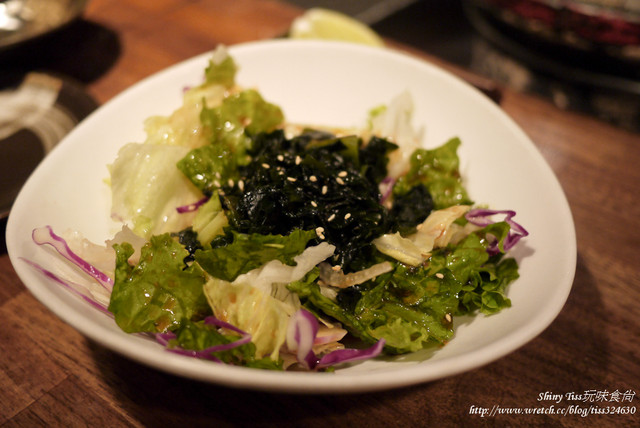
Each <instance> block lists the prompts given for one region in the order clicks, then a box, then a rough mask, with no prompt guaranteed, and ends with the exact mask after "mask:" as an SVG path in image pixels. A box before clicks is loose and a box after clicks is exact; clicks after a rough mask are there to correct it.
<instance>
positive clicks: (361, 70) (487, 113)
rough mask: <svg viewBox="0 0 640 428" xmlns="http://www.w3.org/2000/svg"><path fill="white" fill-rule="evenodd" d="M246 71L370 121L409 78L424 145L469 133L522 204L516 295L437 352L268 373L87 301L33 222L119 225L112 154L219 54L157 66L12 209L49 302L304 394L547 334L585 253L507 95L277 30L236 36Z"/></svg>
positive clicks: (448, 371)
mask: <svg viewBox="0 0 640 428" xmlns="http://www.w3.org/2000/svg"><path fill="white" fill-rule="evenodd" d="M231 54H232V55H233V57H234V59H235V60H236V61H237V63H238V64H239V66H240V71H239V74H238V76H237V81H238V82H239V83H240V84H241V85H243V86H245V87H257V88H258V89H259V90H260V91H261V93H262V94H263V96H264V97H265V98H266V99H267V100H269V101H271V102H274V103H276V104H278V105H280V106H281V107H282V108H283V110H284V112H285V115H286V116H287V118H288V119H289V120H290V121H293V122H301V123H312V124H323V125H334V126H345V127H348V126H358V125H361V124H363V123H364V121H365V119H366V114H367V112H368V111H369V109H370V108H372V107H375V106H378V105H380V104H383V103H386V102H388V101H389V100H391V99H392V98H393V97H394V96H396V95H398V94H399V93H401V92H402V91H405V90H408V91H410V92H411V94H412V95H413V99H414V101H415V107H416V109H415V125H416V126H418V127H419V126H424V127H425V129H426V135H425V141H424V145H425V146H426V147H435V146H439V145H441V144H442V143H444V142H445V141H446V140H448V139H449V138H451V137H454V136H459V137H460V138H461V139H462V146H461V148H460V150H459V155H460V157H461V162H462V168H461V169H462V173H463V175H464V179H465V182H466V186H467V189H468V190H469V192H470V194H471V196H472V198H473V199H474V200H475V201H477V202H482V203H487V204H489V205H490V206H491V207H492V208H496V209H514V210H516V211H517V213H518V214H517V217H516V219H517V220H518V221H519V222H520V223H521V224H522V225H523V226H525V227H526V228H527V229H528V231H529V232H530V236H529V237H527V238H526V239H525V240H523V241H521V243H520V244H519V245H518V246H517V247H516V249H515V251H514V252H513V255H514V256H515V257H516V258H517V259H518V261H519V263H520V279H518V280H517V281H516V282H515V283H513V284H512V285H511V286H510V288H509V291H508V295H509V297H510V298H511V301H512V307H511V308H510V309H507V310H504V311H502V312H501V313H499V314H497V315H494V316H490V317H484V316H478V317H475V318H472V319H462V320H458V321H457V324H458V327H457V333H456V335H455V337H454V339H453V340H452V341H451V342H450V343H449V344H448V345H447V346H445V347H444V348H442V349H439V350H437V351H435V352H433V351H431V352H421V353H416V354H412V355H407V356H400V357H395V358H383V359H376V360H370V361H366V362H362V363H358V364H353V365H350V366H348V367H344V368H340V369H338V370H337V371H336V372H335V373H300V372H291V373H289V372H285V373H281V372H268V371H261V370H255V369H247V368H241V367H228V366H222V365H218V364H215V363H211V362H205V361H197V360H194V359H190V358H186V357H182V356H179V355H173V354H169V353H167V352H165V351H164V350H163V349H162V348H161V347H160V346H159V345H157V344H156V343H154V342H153V341H150V340H146V339H144V338H140V337H136V336H132V335H127V334H125V333H123V332H121V331H120V330H119V329H118V327H117V326H116V325H115V323H114V322H113V321H112V320H111V319H110V318H108V317H107V316H105V315H104V314H102V313H100V312H98V311H97V310H95V309H94V308H92V307H90V306H89V305H87V304H86V303H84V302H83V301H81V300H80V299H78V298H76V297H75V296H73V295H71V294H70V293H68V292H67V291H66V290H63V289H62V288H60V287H59V286H56V285H54V284H52V283H50V282H49V281H48V280H47V279H46V278H44V277H43V276H42V275H41V274H39V273H38V272H36V271H34V270H33V269H32V268H31V267H29V266H28V265H27V264H26V263H25V262H24V261H23V260H21V258H27V259H30V260H32V261H35V262H37V263H40V264H42V265H43V266H45V267H52V266H54V264H55V263H56V262H55V261H54V257H52V256H51V252H49V251H47V250H46V249H45V248H41V247H38V246H36V245H35V244H34V243H33V242H32V241H31V231H32V229H33V228H35V227H40V226H43V225H51V226H52V227H53V228H54V230H58V231H62V230H64V229H67V228H72V229H75V230H78V231H80V232H82V233H83V234H84V235H85V236H86V237H87V238H89V239H91V240H92V241H94V242H104V240H105V239H106V238H108V237H110V236H111V235H112V233H113V232H114V231H115V230H116V227H115V226H116V225H114V224H113V223H112V222H111V220H110V219H109V214H108V213H109V205H110V196H109V189H108V188H107V187H106V185H105V184H104V181H103V180H104V178H105V177H106V176H107V169H106V165H107V164H109V163H111V162H112V161H113V159H114V158H115V156H116V153H117V151H118V148H119V147H120V146H122V145H123V144H125V143H127V142H131V141H143V140H144V137H145V135H144V132H143V127H142V124H143V120H144V119H145V118H146V117H148V116H150V115H155V114H162V115H167V114H169V113H171V112H172V111H173V110H174V109H175V108H177V107H178V106H179V105H180V103H181V100H182V89H183V87H184V86H185V85H193V84H198V83H199V82H200V81H201V79H202V75H203V69H204V67H205V66H206V64H207V61H208V59H209V57H210V55H209V54H205V55H201V56H198V57H196V58H193V59H191V60H188V61H186V62H184V63H181V64H178V65H176V66H174V67H171V68H169V69H167V70H165V71H163V72H161V73H158V74H157V75H154V76H152V77H150V78H148V79H146V80H144V81H142V82H140V83H139V84H137V85H135V86H134V87H132V88H131V89H129V90H127V91H125V92H124V93H122V94H121V95H119V96H118V97H116V98H114V99H113V100H112V101H110V102H109V103H108V104H106V105H105V106H104V107H102V108H100V109H99V110H98V111H96V112H95V113H94V114H93V115H92V116H90V117H89V118H88V119H86V120H85V121H84V122H82V123H81V124H80V125H79V126H78V127H77V128H76V129H75V130H74V131H73V132H72V133H71V134H69V136H68V137H67V138H66V139H65V140H64V141H63V142H62V143H60V144H59V145H58V146H57V147H56V148H55V149H54V150H53V152H52V153H51V154H50V155H49V156H48V157H47V158H46V159H45V161H44V162H43V163H42V164H41V165H40V166H39V167H38V169H37V170H36V171H35V172H34V174H33V175H32V176H31V178H30V179H29V180H28V182H27V183H26V185H25V186H24V188H23V189H22V192H21V193H20V195H19V197H18V199H17V200H16V202H15V204H14V207H13V209H12V212H11V214H10V217H9V221H8V226H7V233H6V237H7V246H8V250H9V254H10V257H11V260H12V262H13V264H14V267H15V269H16V271H17V273H18V275H19V276H20V278H21V279H22V281H24V283H25V285H26V286H27V287H28V288H29V290H30V291H31V292H32V293H33V294H34V295H35V296H36V298H38V299H39V300H40V301H41V302H42V303H43V304H44V305H46V306H47V307H48V308H49V309H50V310H51V311H53V312H54V313H55V314H56V315H57V316H59V317H60V318H61V319H63V320H64V321H66V322H67V323H69V324H70V325H72V326H73V327H75V328H77V329H78V330H79V331H80V332H81V333H83V334H84V335H86V336H88V337H90V338H91V339H93V340H95V341H96V342H99V343H101V344H102V345H104V346H106V347H108V348H110V349H112V350H114V351H116V352H118V353H121V354H123V355H125V356H127V357H129V358H131V359H134V360H137V361H139V362H142V363H144V364H148V365H149V366H152V367H155V368H158V369H161V370H165V371H167V372H171V373H174V374H178V375H182V376H185V377H189V378H194V379H199V380H202V381H206V382H214V383H219V384H224V385H228V386H234V387H242V388H252V389H260V390H271V391H287V392H298V393H328V392H332V393H345V392H356V391H372V390H380V389H387V388H393V387H399V386H405V385H410V384H415V383H419V382H426V381H430V380H434V379H437V378H442V377H445V376H450V375H453V374H457V373H461V372H464V371H467V370H470V369H473V368H476V367H479V366H481V365H484V364H486V363H489V362H491V361H494V360H496V359H498V358H500V357H503V356H505V355H507V354H508V353H510V352H512V351H514V350H515V349H517V348H518V347H520V346H522V345H524V344H525V343H526V342H528V341H530V340H531V339H533V338H534V337H535V336H537V335H538V334H539V333H541V332H542V331H543V330H544V329H545V328H546V327H547V326H548V325H549V324H550V323H551V322H552V321H553V319H554V318H555V317H556V316H557V314H558V313H559V312H560V310H561V308H562V307H563V305H564V303H565V301H566V298H567V296H568V294H569V291H570V289H571V285H572V282H573V276H574V273H575V264H576V243H575V230H574V225H573V220H572V216H571V212H570V210H569V206H568V204H567V201H566V199H565V196H564V194H563V191H562V189H561V187H560V185H559V183H558V181H557V179H556V178H555V176H554V174H553V172H552V171H551V169H550V168H549V166H548V165H547V163H546V162H545V161H544V159H543V158H542V157H541V155H540V153H539V152H538V151H537V149H536V148H535V146H534V145H533V144H532V142H531V141H530V140H529V138H528V137H527V136H526V135H525V134H524V133H523V132H522V131H521V130H520V129H519V128H518V127H517V126H516V125H515V124H514V122H513V121H512V120H511V119H510V118H509V117H507V116H506V115H505V114H504V112H503V111H502V110H500V108H499V107H497V106H496V105H495V104H494V103H493V102H491V101H490V100H489V99H488V98H486V97H485V96H484V95H482V94H481V93H480V92H478V91H476V90H475V89H473V88H472V87H470V86H469V85H467V84H466V83H464V82H462V81H461V80H459V79H457V78H456V77H453V76H452V75H450V74H448V73H446V72H444V71H442V70H441V69H438V68H437V67H435V66H433V65H431V64H428V63H425V62H423V61H421V60H418V59H415V58H412V57H409V56H406V55H404V54H400V53H398V52H394V51H390V50H383V49H378V48H369V47H363V46H359V45H352V44H344V43H328V42H313V41H290V40H281V41H267V42H258V43H249V44H244V45H238V46H234V47H232V48H231Z"/></svg>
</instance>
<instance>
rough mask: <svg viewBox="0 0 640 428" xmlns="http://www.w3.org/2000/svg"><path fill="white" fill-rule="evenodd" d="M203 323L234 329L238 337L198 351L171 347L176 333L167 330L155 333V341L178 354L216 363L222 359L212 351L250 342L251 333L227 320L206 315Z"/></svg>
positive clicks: (226, 349) (224, 349)
mask: <svg viewBox="0 0 640 428" xmlns="http://www.w3.org/2000/svg"><path fill="white" fill-rule="evenodd" d="M204 323H205V324H209V325H215V326H217V327H221V328H224V329H227V330H231V331H234V332H236V333H238V334H240V336H241V337H240V339H238V340H235V341H233V342H230V343H225V344H222V345H214V346H210V347H208V348H205V349H202V350H200V351H196V350H193V349H184V348H182V347H173V346H172V344H171V341H172V340H174V339H176V335H175V334H174V333H172V332H167V333H157V334H156V341H157V342H158V343H159V344H161V345H162V346H164V347H165V348H166V350H167V351H169V352H173V353H175V354H179V355H184V356H187V357H193V358H202V359H206V360H211V361H214V362H217V363H222V361H221V360H220V359H219V358H217V357H216V356H214V355H213V352H219V351H228V350H229V349H233V348H237V347H238V346H241V345H246V344H247V343H249V342H251V335H250V334H249V333H247V332H245V331H243V330H241V329H239V328H237V327H236V326H234V325H232V324H229V323H228V322H225V321H222V320H219V319H217V318H216V317H213V316H209V317H206V318H205V319H204Z"/></svg>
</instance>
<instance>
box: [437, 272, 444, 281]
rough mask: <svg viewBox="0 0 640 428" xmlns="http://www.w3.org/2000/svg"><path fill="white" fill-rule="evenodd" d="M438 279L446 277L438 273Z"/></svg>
mask: <svg viewBox="0 0 640 428" xmlns="http://www.w3.org/2000/svg"><path fill="white" fill-rule="evenodd" d="M436 278H440V279H442V278H444V275H443V274H441V273H440V272H438V273H437V274H436Z"/></svg>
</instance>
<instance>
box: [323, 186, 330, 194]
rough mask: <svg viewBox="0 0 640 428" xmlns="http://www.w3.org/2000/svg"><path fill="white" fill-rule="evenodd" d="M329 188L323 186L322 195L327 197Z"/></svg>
mask: <svg viewBox="0 0 640 428" xmlns="http://www.w3.org/2000/svg"><path fill="white" fill-rule="evenodd" d="M328 190H329V188H328V187H327V186H322V194H323V195H326V194H327V191H328Z"/></svg>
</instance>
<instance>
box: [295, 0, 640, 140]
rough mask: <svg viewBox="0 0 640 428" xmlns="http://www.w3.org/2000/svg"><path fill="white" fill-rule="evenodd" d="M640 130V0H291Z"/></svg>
mask: <svg viewBox="0 0 640 428" xmlns="http://www.w3.org/2000/svg"><path fill="white" fill-rule="evenodd" d="M289 2H290V3H294V4H296V5H299V6H301V7H305V8H308V7H313V6H315V7H326V8H331V9H335V10H340V11H342V12H344V13H347V14H349V15H351V16H354V17H356V18H358V19H360V20H362V21H364V22H366V23H367V24H369V25H370V26H371V27H372V28H373V29H374V30H375V31H376V32H378V33H379V34H380V35H382V36H384V37H389V38H391V39H394V40H397V41H399V42H402V43H405V44H407V45H409V46H412V47H416V48H418V49H422V50H424V51H426V52H428V53H431V54H433V55H435V56H437V57H440V58H442V59H444V60H446V61H449V62H451V63H454V64H456V65H459V66H462V67H463V68H466V69H469V70H471V71H473V72H475V73H477V74H481V75H483V76H486V77H488V78H491V79H493V80H495V81H497V82H499V83H502V84H505V85H508V86H510V87H512V88H515V89H517V90H520V91H526V92H529V93H534V94H537V95H540V96H542V97H545V98H548V99H549V100H551V101H552V102H553V103H554V104H556V105H557V106H558V107H561V108H563V109H568V110H573V111H579V112H582V113H585V114H589V115H592V116H595V117H598V118H600V119H601V120H604V121H607V122H609V123H612V124H614V125H615V126H618V127H621V128H623V129H627V130H630V131H632V132H640V0H575V1H572V0H563V1H558V0H379V1H366V0H355V1H354V0H351V1H339V0H325V1H307V0H289Z"/></svg>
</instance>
